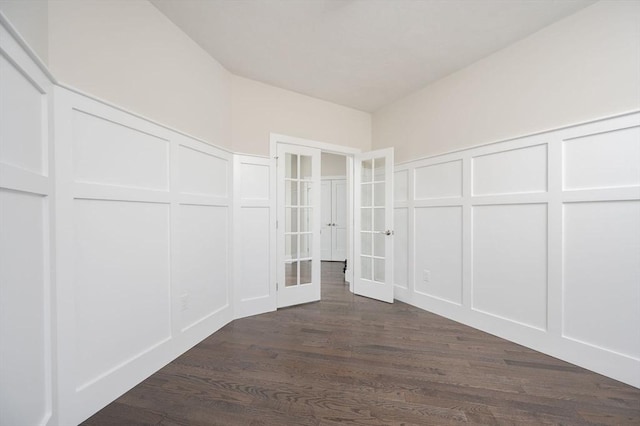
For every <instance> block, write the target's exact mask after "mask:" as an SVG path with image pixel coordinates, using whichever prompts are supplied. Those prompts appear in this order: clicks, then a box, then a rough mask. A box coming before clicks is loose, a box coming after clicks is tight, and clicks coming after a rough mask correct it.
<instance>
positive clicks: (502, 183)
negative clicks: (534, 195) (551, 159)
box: [472, 145, 547, 195]
mask: <svg viewBox="0 0 640 426" xmlns="http://www.w3.org/2000/svg"><path fill="white" fill-rule="evenodd" d="M472 161H473V163H472V164H473V195H500V194H516V193H531V192H545V191H546V190H547V145H536V146H530V147H526V148H519V149H512V150H509V151H501V152H496V153H493V154H487V155H482V156H479V157H475V158H473V160H472Z"/></svg>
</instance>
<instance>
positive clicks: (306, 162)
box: [300, 155, 312, 179]
mask: <svg viewBox="0 0 640 426" xmlns="http://www.w3.org/2000/svg"><path fill="white" fill-rule="evenodd" d="M311 165H312V163H311V157H310V156H309V155H301V156H300V179H311Z"/></svg>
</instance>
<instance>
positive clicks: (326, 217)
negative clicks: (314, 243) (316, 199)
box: [320, 180, 333, 260]
mask: <svg viewBox="0 0 640 426" xmlns="http://www.w3.org/2000/svg"><path fill="white" fill-rule="evenodd" d="M332 195H333V191H332V181H330V180H323V181H322V195H321V199H322V201H321V202H322V207H321V212H322V213H321V215H322V219H321V220H322V227H321V231H320V232H321V234H320V235H321V237H320V238H321V249H320V253H321V254H320V257H321V259H322V260H333V256H332V250H331V249H332V246H333V235H332V234H333V226H331V224H332V223H333V222H332V220H333V218H332V216H333V214H332V213H333V212H332V210H333V206H332V202H331V201H332V200H331V198H332Z"/></svg>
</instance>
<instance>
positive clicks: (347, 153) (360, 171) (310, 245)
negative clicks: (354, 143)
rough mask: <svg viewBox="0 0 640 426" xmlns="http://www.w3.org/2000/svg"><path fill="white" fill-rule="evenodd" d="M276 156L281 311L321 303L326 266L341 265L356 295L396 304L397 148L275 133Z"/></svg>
mask: <svg viewBox="0 0 640 426" xmlns="http://www.w3.org/2000/svg"><path fill="white" fill-rule="evenodd" d="M271 153H272V157H273V161H274V166H275V167H272V173H271V178H272V186H271V188H272V194H274V195H275V196H273V197H272V207H273V211H275V212H276V218H277V219H276V232H275V238H273V240H272V244H271V247H272V250H274V252H275V253H276V259H277V261H276V265H275V266H276V268H275V277H276V281H275V284H276V285H275V287H276V295H275V297H276V306H277V307H278V308H282V307H286V306H291V305H297V304H302V303H309V302H314V301H318V300H320V298H321V269H322V266H321V265H322V263H321V262H322V261H323V260H324V261H329V262H341V263H342V265H343V272H344V274H345V281H347V282H349V290H350V291H351V292H352V293H355V294H358V295H362V296H366V297H370V298H374V299H378V300H382V301H385V302H390V303H392V302H393V282H392V274H391V273H390V272H391V271H392V262H393V258H392V250H391V248H392V245H393V239H392V238H391V237H392V236H393V230H392V226H393V205H392V200H393V148H387V149H384V150H379V151H372V152H367V153H360V151H359V150H357V149H353V148H349V147H344V146H339V145H332V144H327V143H322V142H316V141H310V140H306V139H301V138H295V137H290V136H285V135H277V134H271ZM322 157H324V159H325V160H324V167H322ZM323 178H324V179H323ZM323 198H324V200H323ZM345 199H346V203H345V202H344V200H345ZM323 201H324V202H323ZM323 206H324V207H323Z"/></svg>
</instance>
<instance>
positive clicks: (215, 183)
mask: <svg viewBox="0 0 640 426" xmlns="http://www.w3.org/2000/svg"><path fill="white" fill-rule="evenodd" d="M178 150H179V154H178V162H179V170H180V172H179V182H180V183H179V191H180V192H181V193H183V194H196V195H208V196H213V197H228V196H229V194H228V189H229V184H230V182H229V178H228V176H229V170H228V168H229V167H230V165H229V161H228V160H226V159H225V158H221V157H219V156H216V155H214V154H212V153H209V152H205V151H202V150H198V149H197V148H195V147H193V146H184V145H180V146H179V148H178ZM220 155H222V154H220Z"/></svg>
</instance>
